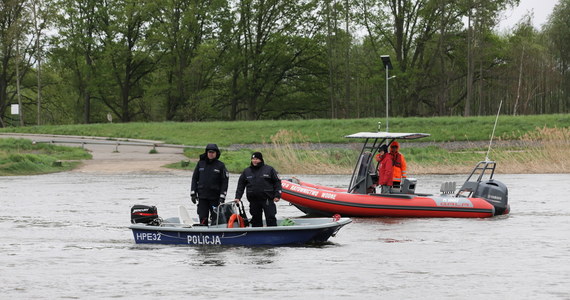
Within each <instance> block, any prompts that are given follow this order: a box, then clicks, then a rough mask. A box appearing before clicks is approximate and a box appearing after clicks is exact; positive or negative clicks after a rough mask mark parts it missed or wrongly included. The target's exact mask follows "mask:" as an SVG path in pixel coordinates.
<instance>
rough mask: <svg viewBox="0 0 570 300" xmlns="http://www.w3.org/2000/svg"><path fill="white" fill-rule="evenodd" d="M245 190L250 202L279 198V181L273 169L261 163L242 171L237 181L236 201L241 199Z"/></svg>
mask: <svg viewBox="0 0 570 300" xmlns="http://www.w3.org/2000/svg"><path fill="white" fill-rule="evenodd" d="M246 188H247V199H248V200H250V201H251V200H253V199H255V200H257V199H259V200H266V199H274V198H279V199H280V198H281V179H279V176H278V175H277V171H275V169H274V168H273V167H271V166H269V165H266V164H264V163H263V162H262V163H260V164H259V165H258V166H257V167H254V166H250V167H248V168H246V169H245V170H243V172H242V173H241V175H240V177H239V180H238V186H237V190H236V199H241V197H242V196H243V192H244V190H245V189H246Z"/></svg>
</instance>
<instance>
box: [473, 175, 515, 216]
mask: <svg viewBox="0 0 570 300" xmlns="http://www.w3.org/2000/svg"><path fill="white" fill-rule="evenodd" d="M472 197H474V198H483V199H485V200H486V201H487V202H489V203H491V204H492V205H493V206H494V207H495V215H503V214H508V213H509V210H510V207H509V203H508V202H509V190H508V189H507V186H506V185H505V184H503V183H502V182H500V181H498V180H493V179H490V180H487V181H481V182H480V183H479V186H478V187H477V189H476V190H475V191H474V192H473V195H472Z"/></svg>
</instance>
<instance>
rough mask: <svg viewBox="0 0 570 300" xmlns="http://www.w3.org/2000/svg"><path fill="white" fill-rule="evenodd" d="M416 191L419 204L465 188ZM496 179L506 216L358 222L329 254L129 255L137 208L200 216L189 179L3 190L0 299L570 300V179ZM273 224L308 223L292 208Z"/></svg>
mask: <svg viewBox="0 0 570 300" xmlns="http://www.w3.org/2000/svg"><path fill="white" fill-rule="evenodd" d="M283 177H287V176H283ZM298 177H300V178H302V179H303V180H305V181H309V182H313V183H317V184H325V185H331V186H339V187H346V185H347V184H348V181H349V178H348V176H306V175H303V176H298ZM417 178H418V187H417V191H418V192H436V191H438V190H439V184H440V182H442V181H450V180H455V181H457V182H461V181H462V180H463V179H464V177H463V176H418V177H417ZM497 179H498V180H501V181H503V182H504V183H506V184H507V186H508V187H509V193H510V195H509V196H510V203H511V209H512V213H511V214H510V215H508V216H500V217H495V218H489V219H404V218H397V219H396V218H392V219H390V218H355V219H354V222H353V223H352V224H349V225H347V226H346V227H344V228H343V229H342V230H340V232H339V233H338V235H337V236H336V237H333V238H331V239H330V243H328V244H326V245H322V246H303V247H276V248H272V247H188V246H167V245H150V246H149V245H136V244H134V241H133V237H132V234H131V232H130V230H129V229H127V226H128V225H129V214H130V207H131V206H132V205H134V204H147V205H156V206H157V207H158V211H159V214H160V215H161V216H162V217H169V216H177V207H178V205H180V204H185V205H187V206H188V207H189V210H190V211H191V212H192V213H193V214H195V206H193V205H192V204H191V202H190V201H189V197H188V194H189V183H190V174H188V173H180V174H168V175H164V174H147V175H133V174H125V175H103V174H99V175H97V174H78V173H60V174H51V175H42V176H22V177H2V178H0V203H1V204H2V209H0V230H1V232H2V233H1V235H0V283H1V284H0V295H2V296H0V298H2V299H34V298H35V299H56V298H57V299H62V298H63V299H65V298H72V299H91V298H98V299H109V298H124V299H134V298H138V299H156V298H157V297H159V298H161V299H174V298H175V297H179V299H190V298H192V299H216V298H223V299H230V298H231V299H252V298H255V299H258V298H263V299H268V298H274V299H285V298H290V297H302V299H305V298H307V297H311V298H314V297H327V298H333V299H339V298H345V299H379V298H384V299H426V298H432V299H457V298H470V299H504V298H509V299H521V298H522V299H544V298H548V299H570V196H569V195H570V184H569V183H570V174H564V175H498V176H497ZM236 182H237V176H236V175H233V176H232V177H231V178H230V195H231V196H232V197H233V194H234V192H235V186H236ZM278 211H279V216H283V217H290V216H301V215H302V213H301V212H300V211H298V210H297V209H296V208H295V207H293V206H290V205H288V203H287V202H285V201H281V202H279V205H278ZM364 297H366V298H364Z"/></svg>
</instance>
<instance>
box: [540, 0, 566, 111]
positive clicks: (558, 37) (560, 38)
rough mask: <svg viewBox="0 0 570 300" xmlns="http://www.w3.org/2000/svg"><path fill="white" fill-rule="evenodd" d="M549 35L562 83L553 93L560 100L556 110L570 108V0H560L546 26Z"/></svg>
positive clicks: (551, 49)
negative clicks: (569, 70)
mask: <svg viewBox="0 0 570 300" xmlns="http://www.w3.org/2000/svg"><path fill="white" fill-rule="evenodd" d="M544 32H545V34H546V36H547V37H548V41H549V43H548V46H549V49H550V52H551V53H552V55H553V57H554V60H555V62H556V64H555V68H556V70H557V71H558V72H559V74H560V76H561V80H560V84H559V85H558V88H557V89H555V90H556V91H557V93H556V94H555V95H552V96H553V97H555V98H556V99H557V100H558V101H556V103H555V104H554V111H558V112H568V111H569V110H570V72H568V69H569V67H570V1H569V0H559V2H558V4H557V5H556V6H555V7H554V10H553V12H552V14H551V15H550V17H549V20H548V22H547V24H546V26H545V28H544Z"/></svg>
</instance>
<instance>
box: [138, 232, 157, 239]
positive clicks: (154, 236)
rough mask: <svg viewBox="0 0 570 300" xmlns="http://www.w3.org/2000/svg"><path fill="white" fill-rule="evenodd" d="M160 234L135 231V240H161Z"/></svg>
mask: <svg viewBox="0 0 570 300" xmlns="http://www.w3.org/2000/svg"><path fill="white" fill-rule="evenodd" d="M161 237H162V236H161V234H160V232H158V233H154V232H153V233H147V232H141V233H137V240H139V241H161Z"/></svg>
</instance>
